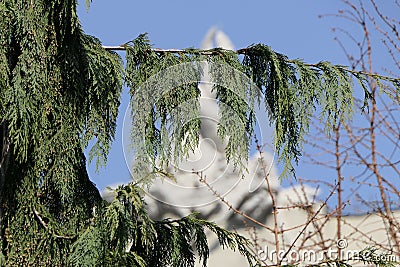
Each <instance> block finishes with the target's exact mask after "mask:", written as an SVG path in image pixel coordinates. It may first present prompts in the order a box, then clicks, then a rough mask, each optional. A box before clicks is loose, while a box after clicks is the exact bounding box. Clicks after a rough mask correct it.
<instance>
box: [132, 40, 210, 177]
mask: <svg viewBox="0 0 400 267" xmlns="http://www.w3.org/2000/svg"><path fill="white" fill-rule="evenodd" d="M132 45H133V46H129V47H128V48H127V53H126V59H127V69H126V72H127V74H126V81H127V83H128V86H129V87H130V88H131V96H132V98H131V100H132V101H131V108H132V119H133V126H132V146H133V149H134V152H135V165H134V167H133V173H134V174H135V176H136V175H137V177H139V178H140V179H143V178H144V179H147V181H150V179H149V178H150V177H148V176H149V175H150V174H151V173H154V170H155V169H157V167H158V166H162V165H164V164H168V163H169V162H170V160H172V161H174V162H179V161H180V160H181V159H182V158H184V157H186V156H187V155H188V153H189V151H193V150H194V149H195V148H196V147H197V145H198V141H199V128H200V118H199V108H200V106H199V101H198V99H199V97H200V90H199V88H198V86H197V85H198V83H199V81H200V80H201V76H202V65H201V64H199V63H196V60H197V59H199V58H201V56H199V55H196V54H193V55H190V56H188V55H186V54H184V53H182V54H172V53H156V52H154V51H153V50H151V46H150V44H149V42H148V39H147V37H146V36H145V35H141V36H139V37H138V38H137V39H136V40H135V41H133V42H132ZM193 62H194V63H193ZM156 158H158V160H159V161H158V162H156Z"/></svg>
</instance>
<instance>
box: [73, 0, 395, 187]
mask: <svg viewBox="0 0 400 267" xmlns="http://www.w3.org/2000/svg"><path fill="white" fill-rule="evenodd" d="M384 3H385V2H384ZM79 4H80V5H79V9H78V15H79V17H80V20H81V23H82V26H83V29H84V31H85V32H86V33H87V34H91V35H94V36H96V37H98V38H99V39H100V40H101V41H102V43H103V44H104V45H120V44H123V43H125V42H127V41H130V40H132V39H134V38H136V37H137V36H138V35H139V34H140V33H145V32H148V33H149V38H150V40H151V42H152V43H153V44H154V45H155V47H159V48H186V47H199V46H200V43H201V41H202V39H203V37H204V35H205V34H206V32H207V30H208V29H209V28H210V27H212V26H216V27H218V28H219V29H221V30H223V31H224V32H225V33H226V34H227V35H228V36H229V37H230V38H231V40H232V42H233V43H234V45H235V46H236V48H241V47H246V46H248V45H250V44H253V43H264V44H267V45H269V46H271V47H272V48H273V49H274V50H275V51H278V52H280V53H283V54H286V55H287V56H288V57H289V58H302V59H304V60H305V61H306V62H310V63H316V62H318V61H321V60H324V61H330V62H332V63H334V64H343V65H348V64H349V63H348V61H347V59H346V57H345V55H344V53H343V51H342V49H341V48H340V46H339V45H338V43H337V42H335V40H334V37H335V33H334V32H332V28H333V27H337V26H341V27H344V28H346V29H347V30H349V31H352V32H356V30H358V28H357V27H358V26H356V25H354V24H351V23H346V22H345V21H344V20H340V19H338V18H335V17H333V16H327V17H326V16H325V17H323V18H319V15H324V14H333V13H337V11H338V10H339V9H343V8H344V5H343V3H342V2H341V1H321V0H302V1H300V0H280V1H265V0H264V1H259V0H258V1H248V2H244V1H211V0H203V1H183V0H179V1H132V0H118V1H104V0H102V1H101V0H94V1H93V3H92V5H91V7H90V9H89V10H88V12H86V9H85V5H84V0H79ZM383 7H384V8H385V6H384V5H383ZM389 11H390V10H388V12H389ZM350 50H351V49H350ZM353 51H354V52H356V50H355V49H354V50H353ZM121 56H122V57H124V54H123V53H121ZM377 60H378V63H379V60H381V59H379V58H378V59H377ZM128 101H129V95H128V94H127V89H126V88H125V93H124V95H123V98H122V104H121V108H120V116H119V119H118V125H119V127H118V130H117V134H116V140H115V142H114V143H113V148H112V150H111V153H110V155H109V161H108V164H107V167H106V168H102V169H100V172H99V173H96V172H95V166H94V165H95V164H91V165H90V166H89V175H90V177H91V179H92V180H93V181H94V182H95V183H96V185H97V186H98V188H99V189H103V188H104V187H105V186H107V185H110V184H114V183H116V182H127V181H129V171H128V168H127V165H126V163H125V159H124V154H123V150H122V147H123V143H122V130H121V126H122V124H123V116H124V114H125V111H126V108H127V106H128ZM297 170H298V174H299V176H300V177H308V176H315V170H311V169H307V168H301V166H299V167H298V168H297Z"/></svg>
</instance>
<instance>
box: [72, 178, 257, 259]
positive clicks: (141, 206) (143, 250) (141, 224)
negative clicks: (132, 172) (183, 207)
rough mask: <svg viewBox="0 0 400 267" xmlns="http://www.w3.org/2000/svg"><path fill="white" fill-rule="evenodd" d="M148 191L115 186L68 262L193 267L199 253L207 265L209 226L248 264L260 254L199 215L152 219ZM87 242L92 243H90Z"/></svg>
mask: <svg viewBox="0 0 400 267" xmlns="http://www.w3.org/2000/svg"><path fill="white" fill-rule="evenodd" d="M143 195H144V192H143V191H142V190H141V189H140V187H138V186H137V185H135V184H133V183H130V184H128V185H125V186H120V187H118V188H117V189H116V190H115V198H114V200H113V201H112V202H111V203H110V204H108V205H107V206H106V207H105V209H102V210H103V211H104V213H102V214H98V215H97V216H95V218H93V223H92V226H90V227H88V228H87V229H86V230H85V231H84V232H83V233H82V234H80V238H79V239H78V240H77V241H76V242H74V243H73V245H72V252H71V254H70V256H69V263H70V264H71V265H73V266H151V267H157V266H160V267H163V266H179V267H185V266H194V263H195V261H196V256H195V255H196V253H197V254H198V257H199V259H198V260H199V261H201V263H202V266H207V259H208V257H209V249H208V247H209V245H208V241H207V236H206V234H205V230H206V229H209V230H211V231H212V232H213V233H214V234H216V235H217V237H218V240H219V242H220V244H221V246H222V247H224V248H225V247H226V248H229V249H232V250H236V249H237V250H238V252H239V253H241V254H242V255H243V256H244V257H246V258H247V260H248V261H249V263H252V262H253V261H254V260H255V258H254V257H253V256H252V254H251V253H250V251H249V247H251V246H252V245H251V243H250V242H249V241H248V240H247V239H245V238H244V237H242V236H240V235H238V234H235V233H232V232H229V231H227V230H224V229H222V228H221V227H219V226H218V225H216V224H214V223H211V222H208V221H205V220H201V219H198V218H197V217H196V214H191V215H189V216H187V217H184V218H182V219H178V220H171V219H165V220H162V221H153V220H151V219H150V218H149V216H148V214H147V211H146V209H145V208H146V206H145V203H144V201H143ZM87 244H91V245H90V246H88V245H87Z"/></svg>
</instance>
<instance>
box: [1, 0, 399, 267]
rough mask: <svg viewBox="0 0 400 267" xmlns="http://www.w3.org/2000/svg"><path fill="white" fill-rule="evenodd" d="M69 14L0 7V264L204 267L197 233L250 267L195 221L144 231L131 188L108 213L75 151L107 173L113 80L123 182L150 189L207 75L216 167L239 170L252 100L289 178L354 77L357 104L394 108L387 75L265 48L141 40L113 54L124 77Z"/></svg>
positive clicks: (53, 5)
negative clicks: (220, 155)
mask: <svg viewBox="0 0 400 267" xmlns="http://www.w3.org/2000/svg"><path fill="white" fill-rule="evenodd" d="M86 3H87V4H88V5H89V4H90V1H86ZM76 5H77V2H76V1H74V0H66V1H61V0H55V1H45V0H35V1H22V0H0V12H1V16H0V29H1V31H0V126H1V127H0V137H1V139H2V140H1V149H0V152H1V158H0V265H1V266H31V265H35V266H193V265H194V262H195V255H196V253H197V255H198V257H199V260H201V263H202V264H203V266H205V265H206V262H207V258H208V255H209V250H208V243H207V239H206V235H205V230H206V229H208V230H210V231H211V232H213V233H214V234H216V235H217V237H218V239H219V242H220V244H221V245H222V246H223V247H227V248H230V249H237V250H238V251H239V252H240V253H241V254H243V255H244V256H245V257H247V259H248V261H249V263H251V262H252V261H253V260H254V259H253V257H252V256H251V253H250V252H249V251H248V250H247V249H248V248H249V246H251V244H250V243H248V241H247V240H246V239H244V238H243V237H241V236H239V235H237V234H234V233H231V232H228V231H226V230H224V229H222V228H220V227H219V226H218V225H216V224H214V223H211V222H208V221H205V220H201V219H198V218H197V217H196V215H195V214H193V215H190V216H188V217H185V218H181V219H177V220H171V219H165V220H163V221H153V220H152V219H151V218H149V216H148V214H147V211H146V205H145V203H144V201H143V193H142V191H141V189H140V186H139V185H138V184H128V185H126V186H121V187H120V188H118V189H116V190H115V198H114V200H113V201H112V202H111V203H107V202H105V201H104V200H102V198H101V197H100V194H99V192H98V190H97V188H96V187H95V186H94V184H93V183H92V182H91V181H90V179H89V177H88V174H87V171H86V158H85V156H84V153H83V151H84V149H86V148H88V147H89V146H90V152H89V160H92V159H94V160H96V164H97V165H98V166H101V165H104V164H105V163H106V161H107V156H108V152H109V150H110V146H111V142H112V140H113V138H114V135H115V129H116V117H117V115H118V114H117V113H118V107H119V104H120V102H119V101H120V95H121V88H122V84H123V82H125V83H126V84H127V85H128V86H129V87H130V90H131V107H132V118H133V121H132V122H133V127H132V128H133V129H132V147H133V149H134V152H135V157H136V160H135V165H134V169H133V172H132V173H133V174H134V177H133V178H135V179H138V180H141V181H142V180H143V181H145V182H146V184H148V185H151V181H152V177H154V176H155V174H160V173H162V174H165V171H164V170H163V166H165V165H167V164H169V163H170V162H174V163H178V162H179V161H180V160H182V159H183V158H184V157H186V156H187V155H188V153H189V152H190V151H193V150H194V149H195V148H196V147H197V146H198V143H199V129H200V127H201V124H200V117H199V110H200V104H199V98H200V96H201V92H200V90H199V88H198V84H199V83H200V82H201V81H202V79H203V78H204V76H206V75H209V76H210V79H211V82H212V83H213V90H214V91H215V92H216V96H217V101H218V104H219V106H220V120H219V125H218V134H219V135H220V137H221V138H222V139H223V140H225V141H226V142H225V143H226V155H227V159H228V160H229V161H231V162H233V163H234V164H235V166H237V167H238V168H239V169H240V170H241V171H243V170H244V169H245V166H246V164H245V163H246V160H247V157H248V153H249V147H250V142H251V137H252V135H253V131H254V125H255V114H254V107H255V106H256V105H259V104H260V103H264V104H265V105H266V106H267V108H268V110H269V113H268V115H269V117H270V119H271V121H272V122H273V123H274V125H275V129H276V137H275V146H276V149H277V151H278V153H279V155H280V159H281V161H283V162H284V163H285V171H286V172H284V174H285V173H286V174H287V173H290V172H292V173H293V171H294V170H293V166H292V162H293V161H296V160H297V159H298V158H299V156H300V155H301V146H302V142H303V139H304V135H305V134H306V133H307V131H308V127H309V121H310V117H311V115H312V114H313V113H314V112H315V111H317V112H319V113H320V116H321V120H323V121H324V122H325V125H326V127H325V128H326V131H327V133H329V132H330V131H331V130H332V128H333V127H334V126H335V125H336V123H337V122H338V121H339V120H348V119H350V118H351V113H352V109H353V101H352V99H353V98H352V93H353V92H352V90H353V89H352V88H353V78H355V79H356V80H357V81H358V82H359V83H360V84H361V86H362V88H363V89H364V90H365V95H366V101H367V100H368V99H369V97H370V94H369V92H368V90H367V89H366V88H367V87H366V86H365V82H366V81H367V80H368V79H375V81H376V82H377V85H378V86H382V87H383V86H384V84H388V83H389V84H391V85H393V86H394V87H395V88H397V95H393V99H395V100H397V101H398V92H399V91H400V81H399V80H398V79H392V78H389V77H382V76H379V75H371V74H366V73H361V72H356V71H350V70H348V69H346V68H345V67H343V66H334V65H331V64H329V63H327V62H321V63H318V64H306V63H304V62H302V61H300V60H289V59H288V58H287V57H285V56H284V55H281V54H279V53H276V52H275V51H273V50H272V49H270V48H269V47H267V46H265V45H253V46H250V47H248V48H247V49H243V50H239V51H236V52H235V51H227V50H223V49H212V50H206V51H201V50H197V49H193V48H191V49H185V50H173V51H163V50H154V49H152V46H151V44H150V42H149V40H148V38H147V36H146V35H141V36H139V37H138V38H137V39H135V40H134V41H132V42H129V43H127V44H126V45H125V46H124V47H125V49H126V63H127V65H126V69H124V68H123V62H122V60H121V58H120V57H119V56H118V55H117V54H116V53H114V52H110V51H106V50H105V49H104V48H103V47H102V46H101V43H100V41H99V40H97V39H96V38H95V37H92V36H88V35H86V34H85V33H84V32H83V31H82V29H81V26H80V24H79V20H78V18H77V16H76ZM238 54H243V58H241V57H240V56H238ZM110 183H111V182H110ZM367 262H368V261H367ZM374 263H375V262H374Z"/></svg>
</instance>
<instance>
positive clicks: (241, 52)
mask: <svg viewBox="0 0 400 267" xmlns="http://www.w3.org/2000/svg"><path fill="white" fill-rule="evenodd" d="M102 47H103V48H104V49H105V50H108V51H126V50H127V49H128V48H129V46H127V45H114V46H113V45H103V46H102ZM250 49H251V48H248V47H246V48H240V49H237V50H228V49H223V48H214V49H202V50H200V49H199V50H196V51H197V52H198V53H200V54H202V55H216V54H218V51H220V50H225V51H231V52H234V53H236V54H238V55H246V54H247V51H249V50H250ZM151 50H152V51H153V52H155V53H184V54H190V53H193V51H192V50H190V49H178V48H166V49H165V48H152V49H151ZM288 62H291V63H294V60H288ZM304 64H305V65H306V66H309V67H315V68H318V64H313V63H304ZM337 67H341V68H343V70H344V71H347V72H349V73H351V74H353V75H365V76H370V77H371V78H374V79H382V80H387V81H390V82H393V83H400V78H395V77H391V76H387V75H382V74H379V73H369V72H366V71H362V70H354V69H349V68H348V67H347V66H341V65H337Z"/></svg>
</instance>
